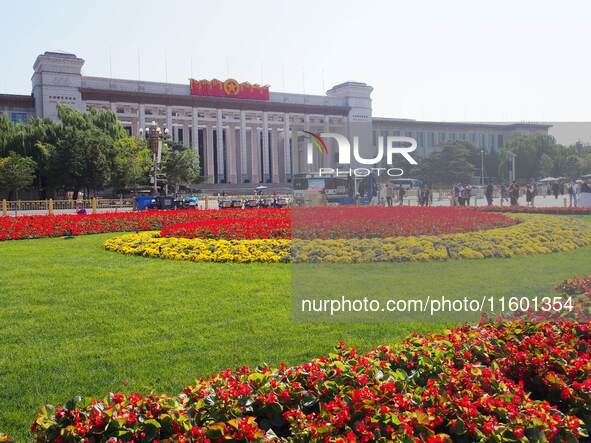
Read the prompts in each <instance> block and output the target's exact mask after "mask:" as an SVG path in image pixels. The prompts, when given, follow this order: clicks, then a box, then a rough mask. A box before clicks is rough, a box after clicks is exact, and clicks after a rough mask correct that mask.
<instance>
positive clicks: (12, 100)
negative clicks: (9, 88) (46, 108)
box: [0, 94, 35, 108]
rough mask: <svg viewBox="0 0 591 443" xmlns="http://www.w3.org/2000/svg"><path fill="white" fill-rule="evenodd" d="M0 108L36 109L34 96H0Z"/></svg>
mask: <svg viewBox="0 0 591 443" xmlns="http://www.w3.org/2000/svg"><path fill="white" fill-rule="evenodd" d="M0 106H2V107H15V108H34V107H35V101H34V100H33V95H32V94H29V95H21V94H0Z"/></svg>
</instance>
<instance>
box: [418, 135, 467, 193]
mask: <svg viewBox="0 0 591 443" xmlns="http://www.w3.org/2000/svg"><path fill="white" fill-rule="evenodd" d="M474 149H475V148H474V147H473V145H471V144H470V143H468V142H464V141H460V140H456V141H447V142H445V143H444V144H443V146H442V147H441V150H440V151H436V152H433V153H432V154H431V155H429V156H427V157H426V158H425V159H423V160H422V161H421V163H420V164H419V165H418V166H417V167H416V168H415V170H414V171H413V173H414V174H415V175H416V176H417V178H419V179H421V180H423V181H425V182H427V183H433V184H437V185H451V184H453V183H458V182H462V183H469V182H470V181H471V180H472V177H473V176H474V173H475V171H476V168H475V167H474V165H473V164H472V162H471V161H470V159H472V161H473V158H474Z"/></svg>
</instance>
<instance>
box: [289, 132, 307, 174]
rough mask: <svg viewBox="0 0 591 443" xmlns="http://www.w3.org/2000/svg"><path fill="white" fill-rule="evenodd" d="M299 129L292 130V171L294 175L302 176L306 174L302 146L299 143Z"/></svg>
mask: <svg viewBox="0 0 591 443" xmlns="http://www.w3.org/2000/svg"><path fill="white" fill-rule="evenodd" d="M298 132H299V131H298V129H296V128H292V131H291V150H292V157H291V161H292V164H293V166H292V171H293V173H294V174H301V173H303V172H304V169H303V168H302V162H301V158H300V145H299V143H298Z"/></svg>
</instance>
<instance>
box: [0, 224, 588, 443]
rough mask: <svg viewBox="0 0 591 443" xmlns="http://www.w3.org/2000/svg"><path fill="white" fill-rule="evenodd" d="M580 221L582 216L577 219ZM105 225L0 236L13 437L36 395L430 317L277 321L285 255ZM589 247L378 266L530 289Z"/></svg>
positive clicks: (578, 267)
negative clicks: (183, 246) (129, 252)
mask: <svg viewBox="0 0 591 443" xmlns="http://www.w3.org/2000/svg"><path fill="white" fill-rule="evenodd" d="M588 219H590V218H588ZM113 235H116V234H105V235H93V236H85V237H76V238H74V239H61V238H56V239H40V240H26V241H9V242H3V243H0V303H1V305H0V306H1V307H0V325H1V326H0V431H4V432H8V433H10V434H11V435H12V436H13V438H15V439H16V440H17V441H26V440H27V436H28V429H29V426H30V424H31V422H32V419H33V417H34V415H35V412H36V409H37V407H38V406H39V405H41V404H43V403H46V402H49V403H53V404H60V403H63V402H64V401H66V400H67V399H69V398H71V397H72V396H74V395H78V394H87V395H93V396H97V395H98V396H102V395H103V394H105V393H108V392H109V391H115V390H119V391H125V392H131V391H141V392H149V391H151V390H154V391H156V392H169V393H177V392H179V391H180V389H181V388H182V387H183V386H185V385H187V384H189V383H191V382H192V380H193V379H194V378H195V377H198V376H202V375H207V374H209V373H211V372H214V371H218V370H220V369H223V368H226V367H236V366H241V365H242V364H248V365H256V364H257V363H260V362H268V363H271V364H278V363H279V362H282V361H283V362H286V363H288V364H293V363H298V362H302V361H305V360H307V359H309V358H312V357H314V356H318V355H323V354H326V353H328V352H330V350H331V349H332V347H333V346H334V345H336V343H337V342H338V341H340V340H345V341H346V342H348V343H350V344H352V345H355V346H357V347H359V348H360V349H362V350H367V349H369V348H370V347H372V346H374V345H377V344H380V343H389V342H394V341H397V340H400V338H401V337H403V336H405V335H407V334H408V333H409V332H412V331H418V332H426V331H430V330H435V329H439V328H441V327H442V325H441V324H432V323H419V324H411V323H360V324H349V323H297V322H292V321H291V301H290V295H291V274H290V267H289V265H285V264H274V265H270V264H250V265H240V264H214V263H212V264H206V263H203V264H197V263H191V262H173V261H166V260H159V259H145V258H141V257H128V256H123V255H120V254H117V253H112V252H107V251H105V250H103V249H102V248H101V244H102V242H103V241H104V240H105V239H107V238H109V237H112V236H113ZM590 262H591V247H585V248H581V249H578V250H576V251H574V252H572V253H559V254H550V255H544V256H537V257H519V258H513V259H510V260H504V259H489V260H474V261H468V260H464V261H452V262H446V263H436V262H432V263H404V264H385V265H384V266H387V267H389V268H391V270H390V272H391V273H394V274H396V275H398V276H399V278H398V280H397V281H398V284H397V287H396V290H397V291H398V290H400V291H401V293H404V294H408V293H411V292H412V291H417V292H420V293H422V294H425V295H428V294H433V295H438V294H442V293H454V292H455V293H457V292H458V291H463V292H466V293H467V292H471V293H475V294H480V295H487V294H488V295H498V294H499V293H508V292H511V293H515V292H518V293H522V294H524V295H531V294H536V293H538V292H539V291H543V292H546V293H547V292H548V291H550V287H551V286H552V285H554V284H555V283H557V282H558V281H560V280H561V279H564V278H567V277H570V276H572V275H574V274H578V275H583V274H589V273H590V272H589V271H590V270H591V267H590V266H589V263H590Z"/></svg>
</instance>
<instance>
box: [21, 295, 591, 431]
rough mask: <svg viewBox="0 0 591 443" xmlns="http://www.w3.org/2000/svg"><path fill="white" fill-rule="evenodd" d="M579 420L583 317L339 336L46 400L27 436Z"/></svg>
mask: <svg viewBox="0 0 591 443" xmlns="http://www.w3.org/2000/svg"><path fill="white" fill-rule="evenodd" d="M575 286H576V285H575ZM584 290H586V291H589V290H588V288H584ZM587 295H591V293H590V292H587ZM590 427H591V324H589V323H578V322H576V321H574V320H570V321H565V322H561V323H552V322H544V323H540V324H535V323H527V322H503V323H481V324H480V325H478V326H462V327H459V328H456V329H453V330H446V331H443V332H442V333H437V334H430V335H426V336H421V335H417V334H413V335H411V336H410V337H408V338H407V339H405V340H404V341H403V342H402V343H401V344H400V345H394V346H380V347H378V348H376V349H375V350H373V351H371V352H369V353H367V354H364V355H362V354H359V353H357V352H356V351H355V349H352V348H348V347H346V346H345V345H344V344H342V343H341V344H339V346H338V347H337V349H336V351H335V352H334V353H332V354H329V355H328V356H326V357H322V358H318V359H315V360H312V361H311V362H308V363H304V364H301V365H299V366H295V367H287V366H286V365H283V364H282V365H280V366H279V367H278V368H273V367H269V366H267V365H262V366H259V367H257V368H254V369H251V368H248V367H242V368H239V369H236V370H230V369H227V370H224V371H221V372H220V373H218V374H215V375H213V376H211V377H208V378H201V379H199V380H198V381H197V382H196V384H194V385H192V386H188V387H187V388H185V389H184V390H183V392H182V393H180V394H179V395H178V396H175V397H170V396H158V395H149V396H142V395H140V394H137V393H133V394H123V393H112V394H109V395H108V396H106V397H105V398H103V399H81V398H78V399H76V400H73V401H72V402H70V403H68V404H67V405H66V406H65V407H59V408H54V407H53V406H46V407H43V408H42V409H41V410H40V412H39V414H38V416H37V417H36V419H35V422H34V424H33V426H32V431H33V433H34V435H35V437H36V439H37V441H38V442H64V441H71V442H82V441H93V442H106V441H114V440H109V439H110V438H117V439H119V440H118V441H136V442H151V441H155V440H159V441H161V440H163V439H171V440H172V441H198V442H210V441H221V440H232V441H253V440H258V441H263V440H265V439H273V438H283V439H286V440H289V441H335V442H336V441H340V442H345V441H351V442H353V441H361V442H362V441H375V440H381V441H401V442H406V441H408V442H430V443H447V442H452V441H462V442H476V441H481V442H483V441H487V442H493V441H499V442H504V441H506V442H526V441H539V442H542V441H549V442H556V443H558V442H576V441H582V440H585V439H586V437H587V436H588V431H589V428H590Z"/></svg>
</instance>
